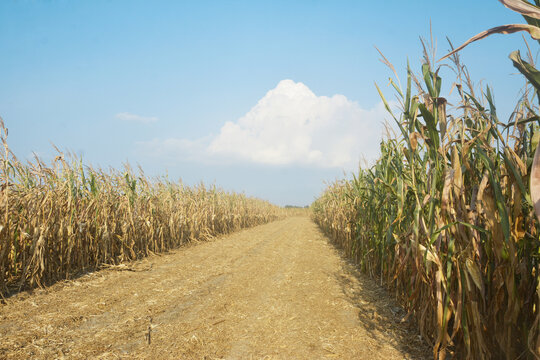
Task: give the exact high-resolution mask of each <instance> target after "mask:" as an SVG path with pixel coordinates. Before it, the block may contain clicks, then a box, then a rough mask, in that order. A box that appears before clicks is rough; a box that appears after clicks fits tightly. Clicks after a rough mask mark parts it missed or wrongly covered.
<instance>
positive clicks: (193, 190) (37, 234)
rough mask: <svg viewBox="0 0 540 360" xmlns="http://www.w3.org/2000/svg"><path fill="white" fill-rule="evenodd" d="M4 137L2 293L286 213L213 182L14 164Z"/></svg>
mask: <svg viewBox="0 0 540 360" xmlns="http://www.w3.org/2000/svg"><path fill="white" fill-rule="evenodd" d="M0 131H1V135H2V136H1V137H2V142H3V155H2V161H1V170H0V172H1V193H0V196H1V200H0V219H1V223H0V224H1V225H0V295H6V294H9V293H10V292H12V291H18V290H20V289H23V288H27V287H32V286H36V285H37V286H42V285H45V284H48V283H51V282H53V281H57V280H60V279H65V278H69V277H70V276H74V275H76V274H79V273H81V272H85V271H91V270H95V269H98V268H100V267H101V266H102V265H105V264H119V263H121V262H124V261H128V260H134V259H140V258H142V257H144V256H147V255H149V254H152V253H160V252H164V251H167V250H170V249H173V248H176V247H178V246H180V245H182V244H184V243H187V242H190V241H193V240H204V239H209V238H212V237H214V236H216V235H220V234H227V233H230V232H232V231H235V230H238V229H241V228H245V227H250V226H255V225H258V224H263V223H266V222H269V221H273V220H276V219H278V218H280V217H283V216H284V210H283V209H281V208H279V207H277V206H274V205H271V204H270V203H268V202H266V201H262V200H259V199H254V198H248V197H246V196H245V195H240V194H235V193H228V192H225V191H222V190H219V189H216V187H214V186H212V187H206V186H204V185H202V184H201V185H199V186H195V187H188V186H184V185H182V184H178V183H172V182H170V181H167V180H166V179H156V180H153V181H150V180H149V179H147V178H146V177H145V176H144V174H143V173H142V171H140V174H139V175H135V174H134V173H133V171H132V170H131V169H130V168H129V166H126V169H125V171H123V172H120V171H115V170H109V171H103V170H95V169H93V168H91V167H85V166H83V164H82V162H81V161H80V160H78V159H77V158H74V157H72V159H71V160H70V161H67V160H66V159H64V156H62V155H60V156H58V157H56V159H55V160H54V162H53V163H52V164H51V165H50V166H47V165H45V164H44V163H43V162H42V161H41V160H40V159H38V158H36V159H35V160H34V161H33V162H29V163H28V164H26V165H25V164H22V163H21V162H19V161H18V160H17V159H16V157H15V156H14V155H13V154H12V153H11V152H10V150H9V148H8V145H7V141H6V140H7V130H6V129H5V128H4V124H3V122H1V121H0Z"/></svg>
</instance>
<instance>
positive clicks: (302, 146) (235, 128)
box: [145, 80, 386, 170]
mask: <svg viewBox="0 0 540 360" xmlns="http://www.w3.org/2000/svg"><path fill="white" fill-rule="evenodd" d="M385 117H386V113H385V110H384V107H383V105H382V104H379V105H377V106H376V107H374V108H373V109H371V110H364V109H362V108H361V107H360V106H359V104H358V103H356V102H354V101H351V100H348V99H347V98H346V97H345V96H343V95H334V96H332V97H327V96H317V95H315V94H314V93H313V92H312V91H311V90H310V89H309V88H308V87H307V86H306V85H304V84H303V83H300V82H294V81H292V80H282V81H281V82H280V83H279V84H278V85H277V86H276V88H274V89H272V90H270V91H268V93H266V95H265V96H264V97H263V98H262V99H260V100H259V102H258V103H257V104H256V105H255V106H254V107H253V108H252V109H251V110H250V111H249V112H248V113H247V114H245V115H244V116H243V117H241V118H240V119H237V120H236V121H228V122H226V123H225V124H224V125H223V126H222V128H221V129H220V131H219V133H218V135H215V136H209V137H206V138H204V139H198V140H194V141H191V140H186V139H173V138H169V139H166V140H159V139H154V140H153V141H151V142H148V143H146V144H145V145H146V146H147V147H148V148H150V151H152V152H154V153H156V154H160V155H165V154H171V155H172V154H176V155H177V156H178V155H179V156H182V157H183V158H187V159H193V158H194V157H198V158H199V160H208V159H227V160H229V161H237V162H252V163H259V164H268V165H305V166H312V167H323V168H343V169H346V170H353V169H355V168H356V167H357V166H358V164H359V161H360V160H361V159H365V160H367V161H370V160H374V159H375V158H376V157H377V156H378V153H379V142H380V140H381V137H382V132H383V127H384V126H383V123H384V119H385Z"/></svg>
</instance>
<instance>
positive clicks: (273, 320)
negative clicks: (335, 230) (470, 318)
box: [0, 217, 430, 359]
mask: <svg viewBox="0 0 540 360" xmlns="http://www.w3.org/2000/svg"><path fill="white" fill-rule="evenodd" d="M404 315H405V313H404V312H403V311H402V310H401V309H400V308H399V307H398V306H397V305H396V303H395V302H394V301H393V300H392V299H391V298H390V297H389V296H388V294H387V293H386V292H385V290H383V289H381V288H380V287H378V286H377V285H376V284H375V283H374V282H372V281H371V280H369V279H366V278H365V277H363V276H362V275H361V274H358V273H357V271H356V270H355V268H354V266H351V265H350V264H349V263H348V262H347V261H346V260H343V258H342V257H341V256H340V253H339V251H338V250H337V249H335V248H334V247H333V246H332V245H331V244H330V243H329V242H328V240H327V239H326V238H325V237H324V236H323V235H322V234H321V232H320V231H319V230H318V228H317V226H316V225H315V224H314V223H313V222H312V221H311V220H310V219H309V218H308V217H292V218H287V219H285V220H282V221H277V222H274V223H270V224H266V225H262V226H258V227H255V228H252V229H247V230H243V231H240V232H238V233H235V234H232V235H229V236H225V237H221V238H218V239H215V240H213V241H210V242H204V243H199V244H196V245H195V244H194V245H192V246H188V247H184V248H181V249H178V250H176V251H174V252H172V253H169V254H166V255H162V256H151V257H149V258H147V259H145V260H142V261H139V262H134V263H130V264H127V265H122V266H116V267H112V268H110V269H107V270H102V271H98V272H94V273H91V274H87V275H84V276H82V277H80V278H78V279H75V280H71V281H63V282H61V283H57V284H55V285H53V286H51V287H49V288H47V289H40V290H35V291H33V292H31V293H30V292H24V293H19V294H17V295H15V296H13V297H11V298H9V299H8V300H7V303H6V304H4V305H0V358H7V359H26V358H32V359H57V358H58V359H61V358H68V359H329V358H335V359H427V358H430V352H429V350H428V349H427V347H426V345H425V344H424V343H423V342H422V341H421V340H420V338H419V336H418V334H417V330H415V329H414V326H413V325H412V324H410V323H409V321H402V320H403V319H404V317H405V316H404Z"/></svg>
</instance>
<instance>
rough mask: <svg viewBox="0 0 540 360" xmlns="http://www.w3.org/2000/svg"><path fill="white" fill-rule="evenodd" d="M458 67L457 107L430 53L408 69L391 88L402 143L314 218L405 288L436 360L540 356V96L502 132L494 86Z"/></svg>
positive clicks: (326, 200)
mask: <svg viewBox="0 0 540 360" xmlns="http://www.w3.org/2000/svg"><path fill="white" fill-rule="evenodd" d="M452 59H453V64H452V69H453V71H454V72H455V74H456V80H455V83H454V86H453V88H454V91H457V101H458V102H457V103H456V104H455V105H454V106H453V107H452V108H450V107H449V106H448V104H447V100H446V99H445V98H443V97H441V95H440V92H441V84H442V79H441V77H440V76H439V71H438V70H437V71H435V70H434V69H433V64H434V62H433V60H431V59H430V56H429V55H428V54H427V53H425V56H424V62H423V66H422V72H421V74H419V75H418V76H416V75H415V74H414V73H413V72H412V71H411V69H410V67H408V69H407V83H406V84H407V85H406V89H405V91H402V90H401V88H400V86H399V85H398V83H399V81H396V80H392V81H391V84H392V85H393V87H394V88H395V91H396V93H397V98H398V100H399V103H400V110H399V112H400V114H399V115H394V114H393V111H392V109H391V107H390V105H389V104H388V103H387V102H386V100H384V97H383V100H384V102H385V104H386V107H387V110H388V111H389V112H390V113H391V114H392V117H393V118H394V120H395V124H396V126H397V129H398V130H397V131H398V135H394V136H389V137H388V139H386V140H384V141H383V142H382V143H381V155H380V158H379V160H378V161H377V162H376V163H375V164H374V165H373V166H371V167H369V168H367V169H360V170H359V172H358V174H355V175H354V177H353V178H352V179H351V180H342V181H338V182H335V183H334V184H332V185H330V186H329V187H328V188H327V189H326V191H325V192H324V193H323V194H322V195H321V197H320V198H319V199H318V200H316V201H315V202H314V203H313V205H312V209H313V217H314V220H315V221H316V222H317V223H318V224H319V226H320V227H321V228H322V229H323V231H324V232H325V233H327V234H328V235H329V236H330V237H331V238H332V239H333V240H334V241H335V242H336V243H338V244H339V245H340V246H341V247H342V248H343V249H344V251H345V252H346V254H347V256H349V257H350V258H352V259H353V260H354V261H355V262H356V263H357V264H358V266H359V267H360V268H361V269H362V270H363V271H364V272H366V273H367V274H369V275H371V276H373V277H375V278H377V279H380V282H381V283H382V284H385V285H386V286H388V287H389V288H390V289H392V291H394V292H395V294H396V296H397V297H398V298H399V299H400V300H401V302H402V304H403V305H404V306H405V308H406V309H407V310H408V312H409V315H410V316H411V317H413V318H414V319H415V320H416V322H417V324H418V326H419V330H420V333H421V334H422V336H423V337H424V338H425V339H426V340H427V341H428V342H429V343H430V344H431V345H432V346H433V354H434V357H435V358H438V359H444V358H445V357H451V358H467V359H498V358H506V359H532V358H534V357H536V358H538V356H540V336H539V335H540V329H539V321H540V311H539V310H540V309H539V306H540V287H539V286H540V284H539V282H538V274H539V270H540V269H539V250H540V242H539V232H538V230H539V229H538V223H537V220H536V217H535V214H534V209H533V206H532V205H533V204H532V202H531V196H530V192H529V175H530V172H531V165H532V161H533V156H534V151H535V149H536V146H537V143H538V138H539V134H540V132H539V124H540V117H539V116H538V102H537V98H536V93H534V92H532V91H530V92H529V91H527V90H526V91H525V93H524V95H523V97H522V99H521V100H520V101H519V103H518V104H517V106H516V107H515V111H514V113H513V115H512V117H511V119H510V122H509V123H508V124H502V123H501V121H500V120H499V118H498V116H497V111H496V107H495V102H494V99H493V97H492V93H491V90H490V89H489V87H488V88H485V90H483V91H481V92H480V93H478V94H476V92H475V86H474V85H473V84H472V81H471V80H470V78H469V75H468V72H467V70H466V67H465V66H463V65H462V64H461V63H460V60H459V57H458V56H457V55H456V54H453V56H452ZM385 61H386V59H385ZM388 64H389V63H388ZM389 65H390V64H389ZM379 92H380V93H381V91H380V90H379ZM381 96H382V93H381ZM454 97H456V94H454ZM447 108H448V109H447Z"/></svg>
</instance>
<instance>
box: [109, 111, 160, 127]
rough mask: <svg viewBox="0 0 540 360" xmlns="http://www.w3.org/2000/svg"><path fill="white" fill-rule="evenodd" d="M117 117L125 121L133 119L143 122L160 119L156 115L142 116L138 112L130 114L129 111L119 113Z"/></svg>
mask: <svg viewBox="0 0 540 360" xmlns="http://www.w3.org/2000/svg"><path fill="white" fill-rule="evenodd" d="M115 118H117V119H120V120H123V121H132V122H138V123H143V124H150V123H154V122H156V121H158V118H157V117H155V116H141V115H136V114H130V113H128V112H123V113H118V114H116V115H115Z"/></svg>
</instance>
